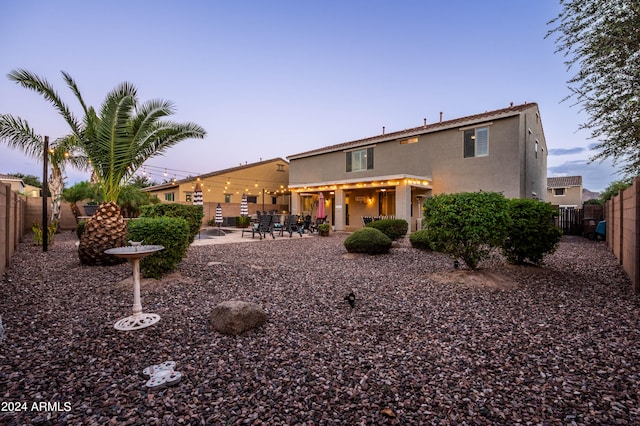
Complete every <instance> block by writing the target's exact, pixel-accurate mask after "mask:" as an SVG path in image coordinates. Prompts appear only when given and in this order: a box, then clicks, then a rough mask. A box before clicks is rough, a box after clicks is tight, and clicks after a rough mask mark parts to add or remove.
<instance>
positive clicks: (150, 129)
mask: <svg viewBox="0 0 640 426" xmlns="http://www.w3.org/2000/svg"><path fill="white" fill-rule="evenodd" d="M62 75H63V78H64V80H65V82H66V83H67V86H68V87H69V88H70V89H71V91H72V92H73V94H74V95H75V97H76V99H77V100H78V102H79V103H80V106H81V107H82V110H83V112H84V117H83V119H82V121H80V120H78V119H77V118H76V117H75V116H74V115H73V114H72V113H71V111H70V110H69V108H68V107H67V105H66V104H65V103H64V102H62V100H61V99H60V97H59V96H58V94H57V93H56V92H55V91H54V90H53V88H52V87H51V85H50V84H49V83H48V82H47V81H46V80H44V79H41V78H40V77H38V76H37V75H35V74H32V73H30V72H28V71H26V70H15V71H12V72H11V73H10V74H9V78H10V79H11V80H14V81H15V82H17V83H18V84H20V85H21V86H23V87H25V88H27V89H31V90H34V91H36V92H37V93H40V94H41V95H42V96H43V97H44V98H45V99H46V100H47V101H49V102H50V103H51V104H53V106H54V107H55V108H56V109H57V110H58V112H59V113H60V114H61V115H62V117H63V118H64V119H65V121H66V122H67V124H69V127H70V128H71V134H72V135H73V136H74V137H75V141H76V142H77V144H78V146H80V148H81V150H82V152H83V153H84V154H85V155H86V157H87V158H88V160H89V161H90V162H91V166H92V167H93V172H94V174H95V177H96V178H97V180H98V184H99V185H100V186H101V192H102V195H103V202H102V203H101V204H100V206H99V208H98V211H97V212H96V213H95V214H94V215H93V216H92V217H91V219H90V220H89V221H88V222H87V224H86V226H85V229H84V233H83V234H82V238H81V239H80V246H79V248H78V255H79V257H80V261H81V262H82V263H84V264H89V265H107V264H112V263H116V262H118V260H117V259H116V258H115V257H113V256H108V255H105V254H104V251H105V250H106V249H109V248H113V247H120V246H123V245H125V238H126V224H125V222H124V219H123V217H122V212H121V211H120V207H118V204H117V200H118V195H119V194H120V191H121V190H122V188H123V186H124V185H125V184H126V183H127V182H128V181H129V179H130V178H131V177H132V176H133V175H134V174H135V173H136V171H137V170H138V169H139V168H140V167H141V166H142V165H143V163H144V162H145V161H147V160H148V159H150V158H152V157H154V156H156V155H160V154H162V153H164V152H165V151H166V150H167V149H169V148H170V147H172V146H174V145H176V144H177V143H178V142H181V141H183V140H185V139H190V138H199V139H202V138H204V137H205V135H206V131H205V130H204V129H203V128H202V127H200V126H199V125H197V124H195V123H175V122H172V121H168V120H165V117H167V116H169V115H171V114H173V113H174V107H173V104H172V103H171V102H169V101H165V100H151V101H147V102H145V103H140V101H139V100H138V97H137V90H136V88H135V87H134V86H133V85H132V84H131V83H127V82H124V83H121V84H120V85H119V86H117V87H116V88H115V89H113V90H112V91H111V92H109V93H108V94H107V96H106V98H105V100H104V101H103V103H102V105H101V107H100V111H99V112H97V111H96V110H95V109H94V108H93V107H88V106H87V104H86V103H85V102H84V100H83V98H82V96H81V94H80V91H79V90H78V86H77V85H76V83H75V81H74V80H73V79H72V78H71V76H70V75H69V74H68V73H65V72H62Z"/></svg>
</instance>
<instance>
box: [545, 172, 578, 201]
mask: <svg viewBox="0 0 640 426" xmlns="http://www.w3.org/2000/svg"><path fill="white" fill-rule="evenodd" d="M547 201H548V202H550V203H551V204H553V205H554V206H558V207H560V208H574V209H576V208H581V207H582V176H562V177H550V178H547Z"/></svg>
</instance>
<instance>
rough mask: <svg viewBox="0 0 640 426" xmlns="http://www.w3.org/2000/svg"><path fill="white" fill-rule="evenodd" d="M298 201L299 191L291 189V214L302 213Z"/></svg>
mask: <svg viewBox="0 0 640 426" xmlns="http://www.w3.org/2000/svg"><path fill="white" fill-rule="evenodd" d="M300 202H301V201H300V193H299V192H296V191H291V214H302V211H301V210H300Z"/></svg>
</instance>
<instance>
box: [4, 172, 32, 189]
mask: <svg viewBox="0 0 640 426" xmlns="http://www.w3.org/2000/svg"><path fill="white" fill-rule="evenodd" d="M0 183H8V184H9V185H10V186H11V190H12V191H15V192H18V193H20V194H24V192H25V190H26V188H27V185H25V183H24V182H23V181H22V179H21V178H19V177H16V176H11V175H3V174H0Z"/></svg>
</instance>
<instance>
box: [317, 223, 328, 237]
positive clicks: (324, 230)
mask: <svg viewBox="0 0 640 426" xmlns="http://www.w3.org/2000/svg"><path fill="white" fill-rule="evenodd" d="M330 229H331V226H330V225H329V224H328V223H321V224H320V225H318V235H320V236H321V237H327V236H329V230H330Z"/></svg>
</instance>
